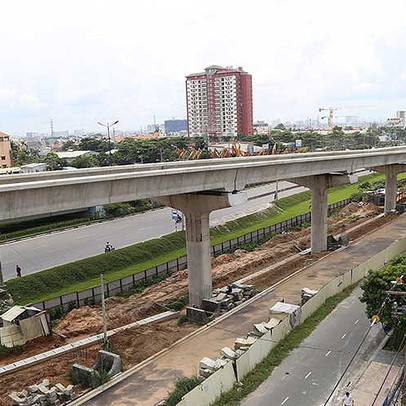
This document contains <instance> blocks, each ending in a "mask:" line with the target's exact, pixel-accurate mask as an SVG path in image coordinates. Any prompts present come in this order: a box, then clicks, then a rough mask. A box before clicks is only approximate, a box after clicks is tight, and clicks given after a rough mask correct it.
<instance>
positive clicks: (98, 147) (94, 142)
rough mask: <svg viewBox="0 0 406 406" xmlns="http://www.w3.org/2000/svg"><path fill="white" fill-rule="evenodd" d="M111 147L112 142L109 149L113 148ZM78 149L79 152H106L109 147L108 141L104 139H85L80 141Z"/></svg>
mask: <svg viewBox="0 0 406 406" xmlns="http://www.w3.org/2000/svg"><path fill="white" fill-rule="evenodd" d="M113 145H114V144H113V142H111V143H110V146H111V148H113ZM79 149H80V150H81V151H95V152H106V151H108V150H109V149H110V147H109V143H108V141H106V140H104V139H101V140H99V139H97V138H93V137H86V138H82V139H81V140H80V144H79Z"/></svg>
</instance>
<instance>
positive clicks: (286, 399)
mask: <svg viewBox="0 0 406 406" xmlns="http://www.w3.org/2000/svg"><path fill="white" fill-rule="evenodd" d="M288 399H289V396H287V397H286V398H285V400H284V401H283V402H282V403H281V406H283V405H284V404H285V403H286V402H287V401H288Z"/></svg>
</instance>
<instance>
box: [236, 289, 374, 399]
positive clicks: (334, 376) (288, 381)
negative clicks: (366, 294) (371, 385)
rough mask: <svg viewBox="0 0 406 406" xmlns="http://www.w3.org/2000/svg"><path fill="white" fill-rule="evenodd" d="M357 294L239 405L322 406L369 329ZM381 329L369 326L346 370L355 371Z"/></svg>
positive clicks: (341, 305)
mask: <svg viewBox="0 0 406 406" xmlns="http://www.w3.org/2000/svg"><path fill="white" fill-rule="evenodd" d="M360 294H361V290H360V289H359V288H358V289H356V290H355V292H354V293H353V294H352V295H351V296H350V297H349V298H348V299H346V300H344V301H343V302H341V303H340V305H339V306H338V307H337V308H336V309H335V310H334V311H333V312H332V313H331V314H330V315H329V316H328V317H327V318H326V319H325V320H324V321H322V322H321V323H320V324H319V326H318V327H317V329H316V330H314V331H313V333H312V334H311V335H310V336H309V337H308V338H307V339H306V340H305V341H304V342H303V343H302V345H301V346H300V347H299V348H297V349H295V350H294V351H292V353H291V355H290V356H289V357H287V358H286V359H285V360H284V361H283V362H282V364H281V365H280V366H279V367H277V368H276V369H275V370H274V372H273V373H272V374H271V376H270V377H269V378H268V379H267V380H266V381H265V382H264V383H263V384H262V385H261V386H259V388H258V389H257V390H256V391H254V392H253V393H252V394H251V395H250V396H248V397H247V398H246V399H245V400H244V402H242V405H243V406H269V405H272V406H279V405H281V406H293V405H294V406H298V405H300V406H322V405H324V402H325V401H326V400H327V398H328V396H329V395H330V393H331V391H332V390H333V388H334V386H335V385H336V383H337V382H338V380H339V378H340V377H341V374H342V373H343V372H344V370H345V368H346V366H347V364H348V363H349V361H350V360H351V358H352V357H353V355H354V353H355V352H356V350H357V348H358V346H359V344H360V343H361V341H362V339H363V337H364V335H365V333H366V332H367V330H368V328H369V324H370V323H369V321H368V319H367V318H366V315H365V305H364V304H361V303H360V301H359V300H358V297H359V296H360ZM381 330H382V328H381V326H380V325H375V326H373V327H372V330H371V332H370V333H369V335H368V339H367V340H366V341H365V343H364V344H363V346H362V347H361V350H360V351H359V353H358V354H357V357H356V358H355V360H354V363H352V364H351V367H350V369H349V371H350V370H351V369H359V363H360V362H361V360H360V359H358V358H365V357H369V356H370V355H371V354H372V352H373V349H371V342H370V341H369V338H370V337H372V338H373V339H376V337H378V336H379V335H380V333H381ZM374 345H375V344H374ZM366 354H367V355H366ZM348 384H349V382H347V381H346V380H345V379H344V380H343V381H342V382H341V384H340V385H339V389H340V390H341V392H343V391H344V390H345V386H346V385H348ZM355 404H357V402H356V399H355Z"/></svg>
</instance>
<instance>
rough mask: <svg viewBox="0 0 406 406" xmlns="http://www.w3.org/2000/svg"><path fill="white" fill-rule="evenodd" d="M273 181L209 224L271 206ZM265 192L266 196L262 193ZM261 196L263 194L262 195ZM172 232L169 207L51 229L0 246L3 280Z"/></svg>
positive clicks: (282, 186) (284, 185)
mask: <svg viewBox="0 0 406 406" xmlns="http://www.w3.org/2000/svg"><path fill="white" fill-rule="evenodd" d="M292 186H296V185H295V184H293V183H289V182H286V181H280V182H279V190H281V189H286V188H289V187H292ZM303 190H306V189H305V188H303V187H296V188H294V189H291V190H286V191H284V192H281V193H279V197H285V196H290V195H293V194H295V193H299V192H301V191H303ZM274 191H275V184H274V183H273V184H269V185H264V186H259V187H256V188H252V189H248V190H247V193H248V198H249V199H250V198H254V199H253V200H248V202H247V203H246V204H244V205H243V206H236V207H230V208H227V209H222V210H217V211H215V212H213V213H212V214H211V215H210V222H211V225H212V226H214V225H218V224H222V223H225V222H226V221H229V220H233V219H236V218H238V217H242V216H245V215H247V214H251V213H255V212H257V211H259V210H264V209H266V208H268V207H269V206H270V203H271V202H272V200H273V198H274V196H273V195H272V194H271V195H269V193H272V192H274ZM266 193H268V195H266V196H262V195H264V194H266ZM261 196H262V197H261ZM255 197H257V198H255ZM173 231H174V223H173V222H172V215H171V209H170V208H167V207H166V208H163V209H158V210H154V211H149V212H146V213H141V214H137V215H134V216H128V217H124V218H120V219H116V220H111V221H106V222H103V223H98V224H93V225H90V226H83V227H79V228H76V229H71V230H66V231H60V232H53V233H50V234H45V235H40V236H37V237H33V238H27V239H24V240H21V241H16V242H11V243H6V244H3V245H1V246H0V259H1V263H2V269H3V277H4V280H7V279H10V278H13V277H14V276H15V266H16V264H19V265H20V267H21V268H22V274H23V275H26V274H30V273H33V272H37V271H40V270H43V269H47V268H51V267H53V266H57V265H61V264H64V263H67V262H72V261H76V260H79V259H83V258H87V257H90V256H93V255H97V254H100V253H102V252H103V251H104V246H105V245H106V242H107V241H109V242H110V243H111V244H112V245H113V246H114V247H116V248H122V247H125V246H128V245H131V244H135V243H137V242H141V241H145V240H149V239H151V238H157V237H160V236H162V235H165V234H168V233H171V232H173Z"/></svg>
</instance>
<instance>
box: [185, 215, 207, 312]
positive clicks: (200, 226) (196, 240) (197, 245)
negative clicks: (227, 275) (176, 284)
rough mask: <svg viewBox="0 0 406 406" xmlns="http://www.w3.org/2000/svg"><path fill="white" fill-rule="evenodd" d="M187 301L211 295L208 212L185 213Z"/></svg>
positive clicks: (192, 302) (196, 300)
mask: <svg viewBox="0 0 406 406" xmlns="http://www.w3.org/2000/svg"><path fill="white" fill-rule="evenodd" d="M185 217H186V248H187V263H188V283H189V303H190V304H191V305H196V306H200V304H201V302H202V300H203V299H209V298H210V297H211V296H212V291H213V289H212V278H211V255H210V225H209V213H208V212H206V213H201V212H197V213H185Z"/></svg>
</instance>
